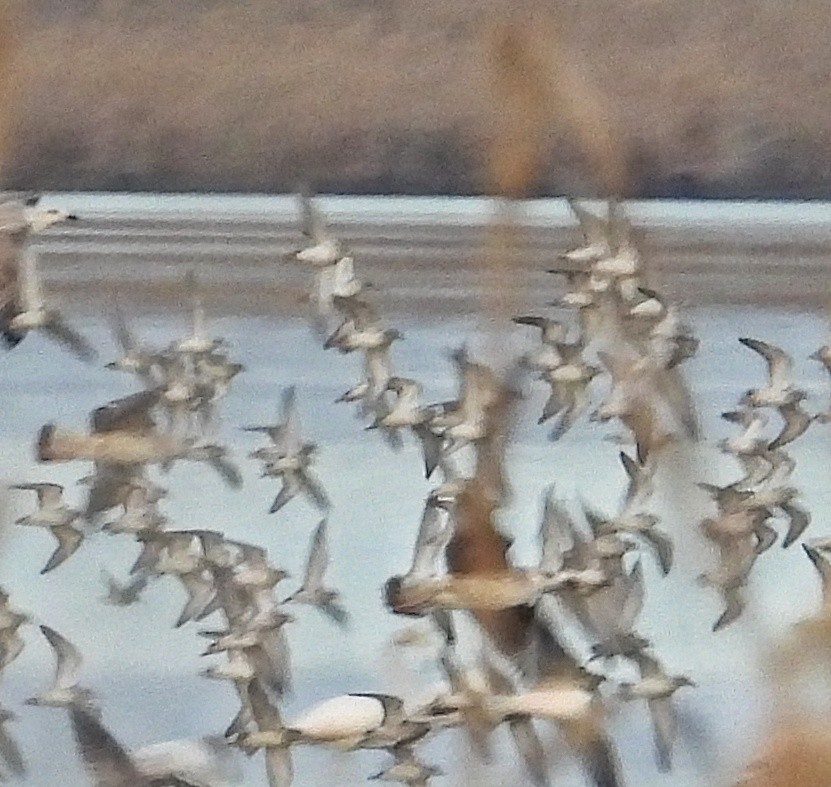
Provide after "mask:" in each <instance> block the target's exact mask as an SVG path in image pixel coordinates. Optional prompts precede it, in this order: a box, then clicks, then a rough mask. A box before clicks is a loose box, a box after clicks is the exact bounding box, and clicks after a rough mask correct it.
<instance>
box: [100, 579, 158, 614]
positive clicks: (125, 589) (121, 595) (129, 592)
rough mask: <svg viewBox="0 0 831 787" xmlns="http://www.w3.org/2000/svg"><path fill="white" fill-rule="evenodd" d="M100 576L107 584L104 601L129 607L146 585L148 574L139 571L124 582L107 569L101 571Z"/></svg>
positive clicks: (139, 596)
mask: <svg viewBox="0 0 831 787" xmlns="http://www.w3.org/2000/svg"><path fill="white" fill-rule="evenodd" d="M101 578H102V580H103V581H104V584H105V585H106V586H107V595H106V596H104V599H103V600H104V601H105V602H106V603H107V604H111V605H112V606H114V607H129V606H131V605H132V604H135V603H136V602H137V601H138V600H139V599H140V598H141V594H142V592H143V591H144V589H145V588H146V587H147V582H148V579H149V575H148V574H146V573H139V574H137V575H136V576H134V577H133V578H132V579H130V580H128V581H127V582H126V583H124V584H122V583H121V582H119V581H118V580H117V579H116V578H115V577H114V576H113V575H112V574H110V573H109V572H108V571H104V570H102V571H101Z"/></svg>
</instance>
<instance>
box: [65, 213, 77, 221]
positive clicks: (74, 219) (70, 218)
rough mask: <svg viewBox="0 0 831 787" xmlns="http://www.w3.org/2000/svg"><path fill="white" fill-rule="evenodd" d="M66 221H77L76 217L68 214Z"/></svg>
mask: <svg viewBox="0 0 831 787" xmlns="http://www.w3.org/2000/svg"><path fill="white" fill-rule="evenodd" d="M66 220H67V221H78V217H77V216H76V215H75V214H74V213H70V214H69V215H68V216H67V217H66Z"/></svg>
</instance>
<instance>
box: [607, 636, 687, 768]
mask: <svg viewBox="0 0 831 787" xmlns="http://www.w3.org/2000/svg"><path fill="white" fill-rule="evenodd" d="M633 659H634V660H635V662H636V663H637V665H638V668H639V669H640V673H641V679H640V680H639V681H638V682H636V683H621V684H620V686H619V690H618V696H620V698H621V699H623V700H636V699H644V700H646V703H647V705H648V706H649V712H650V714H651V716H652V727H653V730H654V737H655V753H656V755H657V760H658V768H659V770H661V771H668V770H670V769H671V768H672V747H673V744H674V743H675V738H676V724H677V722H676V717H675V709H674V708H673V706H672V697H673V695H674V694H675V692H676V691H678V689H681V688H684V687H685V686H691V687H695V685H696V684H695V683H694V682H693V681H692V680H690V679H689V678H688V677H687V676H686V675H667V674H666V672H664V669H663V667H661V664H660V663H659V662H658V661H657V659H655V658H654V657H652V656H650V655H648V654H646V653H644V652H639V653H636V654H634V656H633Z"/></svg>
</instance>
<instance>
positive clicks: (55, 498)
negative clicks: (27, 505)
mask: <svg viewBox="0 0 831 787" xmlns="http://www.w3.org/2000/svg"><path fill="white" fill-rule="evenodd" d="M11 488H12V489H20V490H23V491H31V492H35V493H36V494H37V499H38V508H37V511H35V512H34V513H33V514H29V515H28V516H24V517H21V518H20V519H18V520H17V522H16V523H15V524H18V525H28V526H30V527H60V526H63V525H69V524H71V523H72V522H74V521H75V520H76V519H78V518H79V517H80V513H79V512H78V511H75V510H73V509H71V508H70V507H69V506H67V505H66V504H65V503H64V502H63V492H64V488H63V487H62V486H61V485H60V484H51V483H36V484H14V485H13V486H12V487H11Z"/></svg>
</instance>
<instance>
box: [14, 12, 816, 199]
mask: <svg viewBox="0 0 831 787" xmlns="http://www.w3.org/2000/svg"><path fill="white" fill-rule="evenodd" d="M509 6H510V9H511V10H512V11H513V12H514V18H515V19H520V20H522V19H523V18H524V17H523V16H522V14H523V13H524V10H529V11H530V9H532V8H533V7H534V6H539V3H534V2H532V0H515V2H512V3H510V4H508V3H506V2H501V1H500V0H476V2H473V0H461V2H456V3H450V4H449V3H446V2H444V0H423V2H420V3H412V2H409V0H385V2H384V3H374V2H369V0H353V1H352V2H349V3H344V2H342V1H341V0H304V2H293V1H291V2H281V3H274V2H271V1H270V0H246V1H245V2H231V0H198V1H197V0H187V1H185V0H183V2H181V3H177V4H175V5H171V4H170V3H162V2H155V1H150V0H148V2H146V3H141V4H138V3H132V2H127V1H126V0H83V1H82V0H77V2H73V3H66V2H60V1H59V0H37V2H32V3H29V4H25V5H23V4H21V7H22V9H23V10H21V12H20V14H21V19H20V21H19V35H18V36H16V38H15V39H14V41H12V44H13V45H14V44H16V45H17V46H16V47H15V51H14V53H13V57H12V59H11V62H10V66H9V68H10V72H11V73H12V75H13V77H14V79H13V80H12V82H13V84H12V85H11V90H10V91H8V96H7V99H6V101H5V103H6V106H5V107H4V110H5V111H4V113H3V116H2V119H0V126H2V124H3V123H5V124H7V130H8V132H9V133H8V139H9V144H8V146H7V147H8V150H7V151H6V154H5V159H6V163H5V166H4V168H3V170H2V181H3V184H2V185H4V186H8V187H34V188H41V189H48V190H87V191H88V190H104V191H137V190H140V191H177V192H181V191H241V192H267V193H285V192H291V191H293V190H295V189H296V188H297V185H298V184H299V183H301V182H308V183H310V184H311V185H312V186H313V187H314V188H315V189H317V190H319V191H324V192H328V193H341V194H345V193H349V194H410V195H422V194H438V195H451V194H460V195H475V194H481V193H482V191H483V184H484V183H486V180H487V179H486V177H485V172H484V170H485V164H484V151H485V149H486V147H487V142H488V140H489V139H490V138H492V137H491V135H492V131H493V128H494V124H495V123H498V122H500V119H501V118H502V117H503V115H504V114H505V112H506V110H505V107H504V102H503V104H500V102H499V100H496V99H495V98H494V95H493V93H492V89H491V88H492V79H491V77H492V63H491V61H489V59H488V50H487V46H486V45H485V43H484V42H485V41H487V40H488V39H487V35H488V30H489V29H491V28H492V26H493V22H494V20H495V19H498V18H499V16H500V14H501V13H502V12H504V11H506V9H508V7H509ZM526 6H527V9H526ZM557 6H558V17H557V20H556V22H557V24H558V26H559V28H560V30H561V31H562V39H563V41H564V42H565V46H567V47H568V50H569V52H570V53H572V54H573V53H576V55H575V57H574V58H570V60H569V62H571V61H572V60H574V59H575V58H577V57H578V56H579V62H578V63H577V64H576V65H575V66H574V68H575V69H576V71H577V72H578V73H579V74H580V75H581V77H584V78H585V80H586V83H587V84H591V85H592V86H594V87H595V88H596V90H597V93H598V95H599V96H601V97H602V99H603V104H604V107H605V110H604V111H605V113H606V120H607V125H608V126H609V128H610V129H611V133H612V136H613V137H614V139H615V140H617V143H618V147H619V155H620V157H621V158H622V159H623V160H624V162H623V166H624V168H625V170H626V171H627V173H628V186H627V193H628V195H629V196H632V197H672V198H699V199H700V198H778V199H782V198H826V199H828V198H831V156H829V155H828V151H829V149H831V146H830V145H829V142H831V129H830V128H829V124H828V117H829V111H830V110H831V81H829V80H828V79H827V78H826V75H827V74H828V73H831V49H829V48H828V46H827V44H826V40H825V36H824V34H823V30H824V27H823V26H822V25H821V24H818V21H817V20H818V19H819V18H820V17H821V16H822V15H823V14H825V13H827V12H826V11H825V10H824V9H825V5H824V3H823V2H820V1H819V0H802V1H801V2H799V3H795V4H774V3H766V4H760V3H759V2H758V1H757V0H734V2H731V3H723V2H721V0H701V2H699V3H696V4H694V5H690V4H689V3H687V2H686V0H664V1H663V2H661V3H654V2H649V3H645V2H642V0H641V1H639V2H638V1H636V0H597V2H593V3H591V4H588V3H586V2H585V0H563V2H562V3H558V4H557ZM520 24H521V22H520ZM553 46H554V42H552V47H553ZM0 60H2V58H0ZM0 68H2V63H1V62H0ZM549 77H550V82H551V84H552V85H555V86H556V85H557V82H558V79H560V75H559V74H557V73H551V74H549ZM546 112H547V114H546V118H547V119H546V123H548V119H549V118H550V133H548V132H546V138H545V140H544V145H543V147H544V151H543V164H542V165H541V166H540V167H539V168H538V170H539V171H538V172H537V177H536V183H535V185H534V193H535V194H536V195H538V196H543V195H557V194H563V193H592V192H594V191H596V183H595V182H594V179H593V177H592V174H591V167H589V166H587V163H586V161H585V160H583V157H582V155H581V144H580V142H579V141H578V140H577V139H576V138H575V137H576V135H575V131H574V128H572V127H570V126H569V124H568V123H567V122H565V121H563V117H564V113H563V111H562V108H561V107H559V106H556V105H552V106H551V107H548V108H547V109H546ZM0 130H2V129H0Z"/></svg>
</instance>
